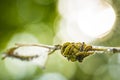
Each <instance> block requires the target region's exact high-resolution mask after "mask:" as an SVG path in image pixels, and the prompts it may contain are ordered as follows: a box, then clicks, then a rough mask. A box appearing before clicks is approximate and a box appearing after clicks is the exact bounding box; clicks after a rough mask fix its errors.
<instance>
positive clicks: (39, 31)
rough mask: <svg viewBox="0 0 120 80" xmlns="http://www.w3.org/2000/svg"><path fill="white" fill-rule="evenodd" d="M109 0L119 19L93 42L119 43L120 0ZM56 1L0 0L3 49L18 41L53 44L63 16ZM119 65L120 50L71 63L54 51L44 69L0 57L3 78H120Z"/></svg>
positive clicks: (81, 79) (90, 79)
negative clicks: (2, 59)
mask: <svg viewBox="0 0 120 80" xmlns="http://www.w3.org/2000/svg"><path fill="white" fill-rule="evenodd" d="M106 1H108V2H109V3H110V4H111V5H112V6H113V8H114V9H115V12H116V15H117V17H116V22H115V24H114V27H113V29H112V30H111V32H110V33H109V34H108V35H106V36H105V37H103V38H102V39H97V40H95V41H94V42H93V44H95V45H103V46H119V45H120V40H119V35H120V31H119V30H120V27H119V26H120V23H119V21H120V14H119V11H120V8H119V4H120V0H106ZM57 4H58V1H57V0H1V1H0V42H1V43H0V52H2V51H3V50H4V49H6V48H9V47H11V46H13V45H14V43H16V42H18V43H19V42H25V43H43V44H52V42H53V39H54V37H55V34H56V28H57V26H56V25H57V21H59V19H60V15H59V13H58V10H57ZM118 60H119V61H118ZM119 67H120V55H119V54H116V55H113V56H110V55H106V54H95V55H92V56H90V57H88V58H86V59H85V60H84V62H83V63H72V62H69V63H68V62H67V60H66V59H64V58H63V57H62V56H61V55H59V54H53V55H52V56H50V57H49V60H48V63H47V65H46V69H45V70H41V69H40V68H39V67H36V66H33V65H31V64H27V63H26V62H21V61H19V60H14V59H7V60H5V61H0V80H47V79H48V80H119V79H120V77H119V75H120V68H119Z"/></svg>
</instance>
